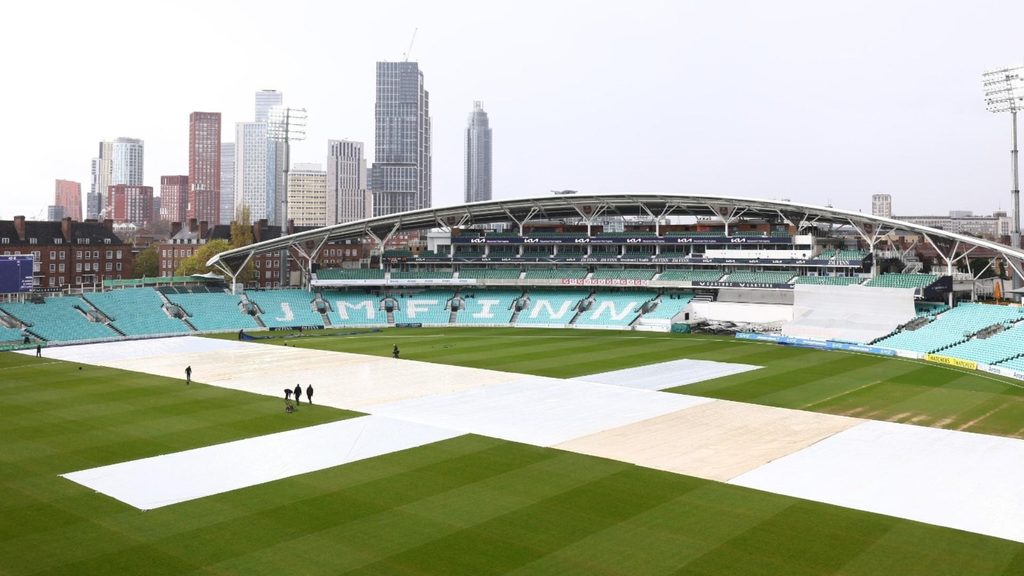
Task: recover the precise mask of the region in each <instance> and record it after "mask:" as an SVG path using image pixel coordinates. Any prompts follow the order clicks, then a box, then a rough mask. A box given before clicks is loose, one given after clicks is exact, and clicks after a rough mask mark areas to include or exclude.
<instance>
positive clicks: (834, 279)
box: [794, 276, 864, 286]
mask: <svg viewBox="0 0 1024 576" xmlns="http://www.w3.org/2000/svg"><path fill="white" fill-rule="evenodd" d="M863 281H864V279H863V278H861V277H860V276H797V277H796V280H795V282H794V284H819V285H821V284H827V285H829V286H849V285H850V284H860V283H861V282H863Z"/></svg>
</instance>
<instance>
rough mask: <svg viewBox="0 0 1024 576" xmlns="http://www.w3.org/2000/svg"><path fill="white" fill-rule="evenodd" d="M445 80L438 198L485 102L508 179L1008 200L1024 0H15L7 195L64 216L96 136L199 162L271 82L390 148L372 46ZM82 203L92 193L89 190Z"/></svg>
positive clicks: (810, 196)
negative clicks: (1011, 74) (200, 137)
mask: <svg viewBox="0 0 1024 576" xmlns="http://www.w3.org/2000/svg"><path fill="white" fill-rule="evenodd" d="M415 28H418V29H419V32H418V33H417V35H416V40H415V45H414V47H413V51H412V58H411V59H412V60H416V61H418V62H419V63H420V67H421V69H422V70H423V73H424V76H425V82H426V86H427V89H428V90H429V91H430V105H431V110H430V111H431V116H432V119H433V146H434V164H433V167H434V182H433V190H434V204H435V205H438V206H439V205H449V204H456V203H459V202H461V201H462V197H463V183H462V169H463V141H462V138H463V130H464V129H465V125H466V120H467V117H468V115H469V112H470V111H471V109H472V104H473V101H474V100H482V101H483V103H484V109H485V110H486V111H487V112H488V114H489V115H490V121H491V127H492V128H493V130H494V197H495V198H496V199H498V198H513V197H523V196H532V195H545V194H548V193H549V191H550V190H552V189H564V188H572V189H576V190H579V191H580V192H586V193H612V192H619V193H621V192H660V193H716V194H726V195H735V196H753V197H764V198H789V199H791V200H793V201H800V202H807V203H813V204H832V205H833V206H835V207H838V208H845V209H852V210H864V211H868V210H869V209H870V195H871V194H873V193H878V192H885V193H890V194H892V195H893V204H894V211H895V212H896V213H897V214H911V213H917V214H920V213H925V212H940V213H944V212H946V211H948V210H950V209H968V210H974V211H975V213H986V214H987V213H990V212H991V211H992V210H997V209H1008V208H1009V197H1010V195H1009V192H1008V190H1009V188H1010V176H1009V174H1010V172H1009V142H1010V119H1009V117H1008V116H1007V115H994V114H990V113H988V112H986V111H985V109H984V104H983V100H982V91H981V80H980V75H981V73H982V72H983V71H984V70H986V69H990V68H998V67H1003V66H1007V65H1013V64H1017V65H1019V64H1021V63H1024V2H1021V1H1020V0H1003V1H978V0H975V1H973V2H953V1H945V0H939V1H936V0H932V1H925V0H922V1H896V0H889V1H864V0H857V1H852V0H851V1H846V2H833V1H821V0H817V1H806V2H795V1H784V0H773V1H771V2H765V1H763V0H760V1H750V2H739V1H727V0H726V1H723V0H714V1H711V0H708V1H703V2H682V1H675V2H673V1H664V2H659V1H637V0H631V1H629V2H625V1H620V2H614V3H613V2H607V1H593V0H591V1H579V2H568V1H565V2H563V1H557V0H547V1H542V2H534V1H523V0H517V1H515V2H482V1H476V2H451V1H446V2H424V1H412V2H397V1H376V2H366V1H360V2H349V1H330V2H328V1H321V2H313V1H299V0H289V1H287V2H285V1H280V2H265V1H253V0H246V1H240V2H233V1H222V0H204V1H198V2H196V1H192V0H186V1H175V2H166V1H165V2H159V1H155V2H140V1H137V0H134V1H126V2H115V1H107V0H100V1H82V0H73V1H72V0H57V1H51V2H17V3H13V4H9V5H5V7H4V16H3V21H2V22H0V50H2V53H3V55H4V56H3V58H2V59H0V79H2V84H0V103H2V104H3V106H2V109H3V110H4V111H5V112H6V113H7V117H6V118H5V119H4V122H3V127H2V128H0V130H2V132H3V137H2V138H0V166H2V168H3V173H4V178H3V186H2V187H0V217H2V218H7V219H9V218H11V217H12V216H13V215H15V214H25V215H26V216H28V217H29V218H34V217H42V218H45V214H46V213H45V207H46V205H47V204H51V203H52V202H53V181H54V179H56V178H64V179H70V180H76V181H80V182H81V183H82V191H83V195H84V193H85V192H87V191H88V187H89V161H90V158H92V157H93V156H95V155H96V151H97V143H98V142H99V141H100V140H103V139H112V138H115V137H118V136H127V137H136V138H142V139H144V140H145V143H146V165H145V181H146V184H147V185H151V186H153V187H154V189H155V190H157V191H158V190H159V183H160V176H161V175H165V174H187V173H188V116H189V113H190V112H192V111H195V110H202V111H214V112H222V113H223V119H224V124H223V128H222V130H223V137H224V140H225V141H231V140H233V139H234V124H235V122H239V121H247V120H251V119H252V116H253V93H254V92H255V91H256V90H259V89H263V88H273V89H277V90H280V91H282V92H284V95H285V102H286V104H288V105H291V106H294V107H304V108H307V109H308V111H309V130H308V140H307V141H305V142H302V143H300V144H296V145H295V146H293V152H292V161H293V162H321V163H322V162H324V157H325V155H326V148H327V143H326V142H327V139H329V138H349V139H356V140H361V141H363V142H365V143H366V146H367V150H368V155H369V156H370V157H369V158H368V160H370V161H372V151H373V107H374V74H375V62H377V61H378V60H401V59H402V55H403V52H405V51H406V49H407V47H408V44H409V40H410V37H411V36H412V33H413V30H414V29H415ZM83 205H84V201H83Z"/></svg>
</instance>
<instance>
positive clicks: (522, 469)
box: [0, 329, 1024, 576]
mask: <svg viewBox="0 0 1024 576" xmlns="http://www.w3.org/2000/svg"><path fill="white" fill-rule="evenodd" d="M308 334H309V337H305V336H303V337H300V338H282V339H274V340H265V341H264V342H267V343H277V344H284V343H287V344H288V345H289V346H309V347H315V348H323V349H329V350H344V351H348V352H357V353H365V354H377V355H383V356H387V355H390V354H391V346H392V344H398V346H399V347H400V349H401V355H402V357H403V358H412V359H418V360H426V361H432V362H443V363H450V364H462V365H466V366H475V367H484V368H491V369H496V370H509V371H517V372H523V373H529V374H538V375H548V376H559V377H566V376H578V375H583V374H587V373H595V372H603V371H609V370H614V369H619V368H625V367H629V366H636V365H640V364H648V363H652V362H660V361H666V360H672V359H678V358H697V359H708V360H721V361H731V362H742V363H747V364H755V365H760V366H764V367H765V368H763V369H761V370H754V371H752V372H747V373H744V374H739V375H735V376H730V377H726V378H722V379H719V380H714V381H709V382H705V383H700V384H694V385H690V386H687V387H685V392H686V393H689V394H702V395H707V396H714V397H719V398H729V399H735V400H743V401H748V402H758V403H763V404H771V405H775V406H790V407H797V408H807V409H810V410H821V411H828V412H835V413H850V412H853V411H855V410H860V412H858V415H859V416H862V417H872V418H880V419H881V418H886V419H894V420H897V419H903V420H910V421H913V419H914V418H922V417H924V418H927V421H925V420H921V421H919V422H918V423H921V424H928V425H942V426H946V427H950V428H956V427H958V426H963V425H966V424H969V427H968V428H966V429H969V430H974V431H981V432H986V433H992V434H1004V435H1020V433H1021V431H1020V429H1019V427H1020V426H1022V425H1024V424H1022V420H1024V418H1021V416H1022V415H1024V404H1022V400H1024V391H1022V390H1020V389H1019V388H1014V387H1013V386H1011V385H1010V383H1009V381H1004V380H998V379H989V378H985V377H982V376H980V375H974V374H969V373H962V372H957V371H952V370H948V369H946V368H942V367H938V366H927V365H923V364H918V363H912V362H903V361H897V360H888V359H881V358H875V357H870V356H859V355H851V354H842V353H826V352H813V351H808V350H799V349H787V348H781V347H777V346H768V345H761V344H749V343H737V342H732V341H727V340H725V339H718V338H704V337H697V336H672V335H664V334H624V333H621V332H618V333H614V332H612V333H609V332H600V331H593V332H592V331H579V330H574V331H558V330H556V331H552V330H529V331H528V330H522V329H519V330H477V329H459V330H454V329H448V330H433V329H401V330H385V331H381V332H377V333H366V334H360V335H352V334H350V335H345V336H337V337H332V336H328V335H327V333H326V332H324V331H317V332H310V333H308ZM284 335H285V334H282V336H284ZM226 337H235V336H234V335H228V336H226ZM1000 407H1001V408H1000ZM988 412H991V413H988ZM987 413H988V415H987V416H985V417H982V416H984V415H985V414H987ZM0 414H2V416H3V417H2V418H0V433H2V434H3V439H4V443H3V448H2V449H0V518H2V521H0V574H3V575H27V574H48V575H49V574H75V575H78V574H100V575H104V574H110V575H115V574H116V575H122V574H175V575H181V574H206V575H211V574H239V575H252V574H268V575H282V574H304V575H320V574H324V575H327V574H368V575H370V574H372V575H379V574H408V575H424V574H439V575H440V574H444V575H448V574H452V575H459V574H466V575H481V574H505V573H514V574H623V575H631V576H632V575H643V574H659V575H660V574H666V575H667V574H695V575H696V574H701V575H723V576H725V575H736V574H778V575H787V576H788V575H813V574H843V575H865V576H867V575H878V574H899V575H929V576H933V575H947V574H948V575H953V574H970V575H984V574H1005V575H1019V574H1024V544H1020V543H1016V542H1011V541H1007V540H1000V539H996V538H990V537H985V536H981V535H977V534H972V533H967V532H961V531H957V530H951V529H947V528H940V527H936V526H931V525H926V524H921V523H916V522H911V521H907V520H901V519H897V518H892V517H887V516H881V515H877V514H872V513H867V512H860V511H855V510H850V509H845V508H839V507H835V506H829V505H826V504H819V503H814V502H809V501H804V500H799V499H795V498H790V497H786V496H779V495H774V494H769V493H765V492H759V491H755V490H750V489H746V488H741V487H737V486H731V485H727V484H721V483H717V482H712V481H707V480H700V479H696V478H691V477H687V476H681V475H677V474H672V473H667V472H660V471H655V470H651V469H646V468H642V467H638V466H634V465H630V464H625V463H622V462H618V461H612V460H606V459H601V458H595V457H590V456H584V455H580V454H574V453H570V452H565V451H561V450H557V449H548V448H538V447H533V446H527V445H522V444H517V443H512V442H506V441H502V440H496V439H491V438H484V437H480V436H472V435H467V436H461V437H458V438H454V439H451V440H446V441H442V442H437V443H434V444H430V445H426V446H422V447H419V448H415V449H411V450H405V451H402V452H396V453H392V454H387V455H384V456H380V457H376V458H372V459H368V460H362V461H358V462H354V463H351V464H346V465H344V466H338V467H334V468H329V469H326V470H321V471H318V472H313V473H309V474H303V475H301V476H295V477H292V478H288V479H285V480H279V481H275V482H270V483H267V484H262V485H258V486H254V487H250V488H245V489H241V490H236V491H233V492H228V493H223V494H218V495H215V496H210V497H206V498H201V499H198V500H192V501H189V502H184V503H181V504H175V505H171V506H167V507H163V508H157V509H154V510H150V511H148V512H143V511H139V510H137V509H135V508H133V507H131V506H128V505H126V504H123V503H121V502H118V501H116V500H114V499H112V498H109V497H107V496H104V495H102V494H99V493H95V492H93V491H91V490H89V489H87V488H85V487H83V486H81V485H79V484H76V483H74V482H71V481H69V480H66V479H64V478H61V477H60V476H59V474H63V473H66V472H71V471H76V470H82V469H87V468H92V467H96V466H101V465H105V464H112V463H116V462H123V461H127V460H132V459H137V458H144V457H148V456H154V455H159V454H166V453H170V452H176V451H180V450H186V449H190V448H196V447H200V446H208V445H211V444H216V443H220V442H227V441H231V440H236V439H240V438H245V437H251V436H256V435H262V434H269V433H273V432H279V431H283V430H288V429H293V428H298V427H305V426H311V425H314V424H320V423H325V422H330V421H335V420H339V419H343V418H349V417H352V416H355V415H356V414H355V413H353V412H347V411H343V410H336V409H332V408H328V407H324V406H312V407H310V406H307V405H305V404H304V405H302V406H301V408H300V409H299V410H298V411H297V412H296V413H293V414H286V413H285V412H284V409H283V400H282V399H281V398H270V397H263V396H258V395H253V394H247V393H243V392H237V391H231V390H226V389H220V388H214V387H210V386H205V385H203V384H200V383H193V384H192V385H190V386H186V385H185V383H184V381H183V380H182V379H169V378H160V377H155V376H149V375H143V374H139V373H134V372H126V371H119V370H113V369H104V368H96V367H92V366H82V367H81V369H79V366H78V365H77V364H72V363H65V362H58V361H54V360H50V359H47V358H45V357H44V358H34V357H30V356H23V355H18V354H13V353H0ZM946 420H948V422H944V421H946ZM325 449H330V447H325ZM267 457H268V458H273V457H274V455H273V454H268V455H267ZM195 472H196V473H197V474H201V473H202V472H203V471H202V470H197V471H195Z"/></svg>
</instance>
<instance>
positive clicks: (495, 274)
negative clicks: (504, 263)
mask: <svg viewBox="0 0 1024 576" xmlns="http://www.w3.org/2000/svg"><path fill="white" fill-rule="evenodd" d="M519 274H520V270H519V268H462V269H461V270H459V278H478V279H488V280H490V279H497V280H517V279H518V278H519Z"/></svg>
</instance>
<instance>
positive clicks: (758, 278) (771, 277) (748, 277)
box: [725, 270, 793, 284]
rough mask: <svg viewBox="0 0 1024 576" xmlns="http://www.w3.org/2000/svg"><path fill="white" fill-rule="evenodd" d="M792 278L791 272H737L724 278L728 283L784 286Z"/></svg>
mask: <svg viewBox="0 0 1024 576" xmlns="http://www.w3.org/2000/svg"><path fill="white" fill-rule="evenodd" d="M791 278H793V273H792V272H747V271H743V270H740V271H737V272H732V273H730V274H729V275H728V276H726V278H725V280H726V281H728V282H759V283H764V284H786V283H788V282H789V280H790V279H791Z"/></svg>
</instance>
